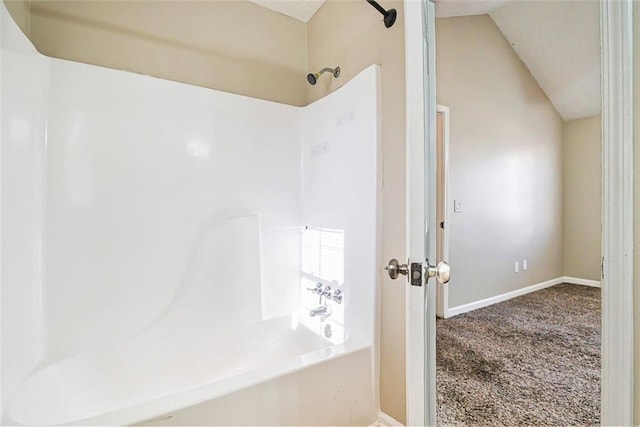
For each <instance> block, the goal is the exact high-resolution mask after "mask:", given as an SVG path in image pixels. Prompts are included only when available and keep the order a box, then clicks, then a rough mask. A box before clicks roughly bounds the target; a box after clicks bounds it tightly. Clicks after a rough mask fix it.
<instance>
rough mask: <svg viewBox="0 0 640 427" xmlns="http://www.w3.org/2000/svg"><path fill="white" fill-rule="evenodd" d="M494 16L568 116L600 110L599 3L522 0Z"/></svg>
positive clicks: (509, 5)
mask: <svg viewBox="0 0 640 427" xmlns="http://www.w3.org/2000/svg"><path fill="white" fill-rule="evenodd" d="M490 16H491V18H493V20H494V22H495V23H496V25H498V28H500V31H502V34H504V36H505V37H506V38H507V40H509V42H510V43H511V45H512V46H513V49H514V50H515V51H516V53H517V54H518V56H519V57H520V59H521V60H522V62H524V64H525V65H526V66H527V67H528V68H529V71H531V74H532V75H533V77H534V78H535V79H536V81H537V82H538V85H540V87H541V88H542V90H543V91H544V92H545V93H546V95H547V97H549V100H550V101H551V102H552V103H553V105H554V106H555V108H556V110H558V112H559V113H560V115H561V116H562V118H563V119H564V120H573V119H579V118H583V117H589V116H593V115H595V114H598V113H599V112H600V104H601V99H600V6H599V4H598V2H597V1H595V0H579V1H566V0H565V1H546V2H529V1H526V2H525V1H519V2H512V3H508V4H506V5H504V6H502V7H500V8H498V9H495V10H493V11H492V12H491V13H490Z"/></svg>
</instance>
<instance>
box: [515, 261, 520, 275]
mask: <svg viewBox="0 0 640 427" xmlns="http://www.w3.org/2000/svg"><path fill="white" fill-rule="evenodd" d="M513 271H514V272H516V273H520V263H519V262H518V261H516V262H515V264H514V265H513Z"/></svg>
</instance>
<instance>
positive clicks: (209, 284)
mask: <svg viewBox="0 0 640 427" xmlns="http://www.w3.org/2000/svg"><path fill="white" fill-rule="evenodd" d="M0 7H1V9H2V24H1V25H2V28H1V33H2V54H1V57H0V60H1V73H2V74H1V80H2V118H1V120H2V122H1V125H2V143H1V149H2V159H1V162H2V209H1V212H2V257H1V259H2V266H1V267H2V353H1V356H2V421H3V425H7V424H18V425H53V424H72V423H75V424H85V425H86V424H132V423H138V422H143V421H145V420H149V419H153V418H155V417H161V416H162V415H163V414H170V413H172V411H178V410H180V409H182V408H187V407H190V406H193V405H197V404H201V403H202V402H207V401H212V400H215V399H217V398H220V397H222V396H227V395H229V394H230V393H233V392H238V391H239V390H244V389H247V388H249V387H251V386H255V385H257V384H261V383H265V382H268V381H275V379H277V378H281V377H283V376H286V375H296V374H294V372H298V373H299V372H302V371H304V370H305V369H311V368H310V367H311V366H314V368H313V369H315V368H317V367H319V366H323V364H327V366H328V365H330V364H331V363H335V362H336V360H339V359H341V358H343V357H346V355H348V354H350V353H354V352H360V351H363V350H367V351H368V352H367V353H366V354H368V358H367V359H365V360H366V361H367V362H366V363H364V364H358V365H357V366H355V367H353V368H352V369H351V372H352V373H353V374H354V378H356V377H357V378H365V379H368V380H367V381H368V383H367V384H366V387H365V388H364V390H365V392H364V393H363V394H364V395H362V396H352V398H353V399H355V401H361V402H367V403H366V405H368V406H366V405H365V406H366V408H367V409H362V411H365V412H368V413H366V414H364V415H363V416H364V417H365V418H366V417H369V418H371V417H373V419H375V417H376V416H377V409H378V408H377V386H376V381H375V378H376V369H375V366H376V362H375V354H376V351H375V348H376V342H375V318H376V316H375V307H376V298H377V297H376V294H377V292H376V278H377V276H376V275H377V273H376V265H377V262H376V261H377V247H376V235H377V219H376V217H377V211H378V209H377V208H378V206H377V203H378V202H377V200H378V193H379V186H380V181H379V178H378V155H377V153H378V142H377V141H378V110H379V107H378V102H379V95H378V86H379V83H378V79H379V76H378V74H379V71H378V67H377V66H372V67H369V68H368V69H366V70H364V71H363V72H361V73H360V74H359V75H358V76H357V77H355V78H354V79H353V80H352V81H350V82H348V83H347V84H345V85H344V87H342V88H341V89H339V90H338V91H336V92H334V93H332V94H331V95H328V96H327V97H326V98H324V99H321V100H319V101H317V102H315V103H313V104H311V105H309V106H308V107H304V108H298V107H293V106H288V105H282V104H277V103H273V102H268V101H263V100H258V99H253V98H249V97H244V96H238V95H233V94H229V93H224V92H219V91H215V90H209V89H204V88H199V87H193V86H189V85H185V84H179V83H175V82H170V81H164V80H160V79H156V78H152V77H148V76H141V75H137V74H133V73H127V72H122V71H116V70H112V69H106V68H100V67H96V66H90V65H85V64H80V63H74V62H70V61H64V60H58V59H52V58H48V57H45V56H43V55H40V54H39V53H37V52H36V51H35V49H34V48H33V46H32V45H31V44H30V42H29V41H28V39H27V38H26V37H25V36H24V35H23V34H22V33H21V32H20V31H19V30H18V28H17V26H16V25H15V23H14V22H13V21H12V19H11V17H10V16H9V14H8V13H7V11H6V9H5V8H4V5H3V4H2V3H1V2H0ZM302 78H304V76H302ZM358 370H360V371H366V372H364V374H363V375H359V374H357V373H358ZM324 381H326V382H325V383H323V385H322V387H323V388H326V389H327V390H330V389H331V387H330V386H331V381H333V379H332V378H331V377H330V376H328V377H326V378H325V380H324ZM335 381H338V379H335ZM341 381H345V379H344V378H343V379H341ZM281 391H283V392H284V393H287V390H281ZM291 392H292V393H295V391H291Z"/></svg>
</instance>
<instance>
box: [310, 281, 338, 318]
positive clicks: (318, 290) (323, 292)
mask: <svg viewBox="0 0 640 427" xmlns="http://www.w3.org/2000/svg"><path fill="white" fill-rule="evenodd" d="M307 289H308V290H309V291H310V292H312V293H314V294H316V295H319V297H320V298H319V301H318V303H319V304H320V307H317V308H314V309H312V310H311V311H309V316H310V317H316V316H320V321H322V322H324V321H325V320H327V317H329V316H331V314H333V309H332V308H331V306H330V305H328V304H327V301H328V300H330V299H331V300H333V301H335V302H337V303H338V304H342V299H343V295H342V291H341V290H339V289H336V290H335V291H333V292H332V290H331V286H329V285H326V286H324V287H323V286H322V283H317V284H316V286H315V288H307ZM323 298H324V302H323Z"/></svg>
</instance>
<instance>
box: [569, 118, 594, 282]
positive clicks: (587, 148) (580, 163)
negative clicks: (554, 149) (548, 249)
mask: <svg viewBox="0 0 640 427" xmlns="http://www.w3.org/2000/svg"><path fill="white" fill-rule="evenodd" d="M600 121H601V119H600V115H597V116H592V117H587V118H584V119H579V120H571V121H568V122H565V124H564V137H563V153H562V163H563V168H562V169H563V201H564V203H563V206H564V212H563V215H564V225H563V235H564V244H563V252H564V268H563V271H564V275H565V276H569V277H577V278H580V279H588V280H597V281H600V261H601V254H602V243H601V242H602V237H601V236H602V220H601V217H602V214H601V208H602V160H601V156H602V144H601V141H602V135H601V126H600Z"/></svg>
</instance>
